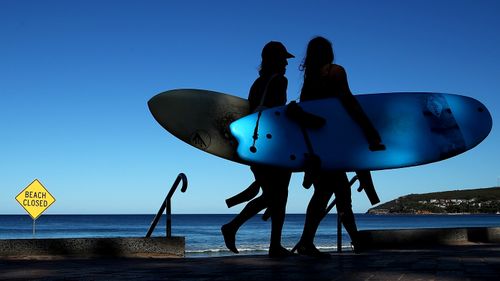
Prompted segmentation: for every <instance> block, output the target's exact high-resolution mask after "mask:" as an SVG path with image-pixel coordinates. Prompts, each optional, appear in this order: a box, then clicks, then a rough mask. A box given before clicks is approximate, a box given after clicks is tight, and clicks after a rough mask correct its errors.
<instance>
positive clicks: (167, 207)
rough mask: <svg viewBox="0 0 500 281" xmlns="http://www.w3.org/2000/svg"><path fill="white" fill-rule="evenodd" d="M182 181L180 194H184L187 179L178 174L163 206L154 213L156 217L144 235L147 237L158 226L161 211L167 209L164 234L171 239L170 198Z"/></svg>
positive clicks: (183, 175)
mask: <svg viewBox="0 0 500 281" xmlns="http://www.w3.org/2000/svg"><path fill="white" fill-rule="evenodd" d="M181 181H182V187H181V192H186V189H187V184H188V181H187V177H186V175H185V174H183V173H180V174H179V175H178V176H177V178H176V179H175V182H174V184H173V185H172V187H171V188H170V191H169V192H168V195H167V197H166V198H165V200H164V201H163V204H162V205H161V207H160V210H158V213H156V216H155V217H154V219H153V221H152V222H151V226H149V229H148V233H147V234H146V238H147V237H151V234H152V233H153V231H154V229H155V228H156V225H157V224H158V221H159V220H160V218H161V215H162V214H163V211H164V210H165V209H167V223H166V228H167V229H166V234H167V237H172V210H171V205H172V204H171V202H170V201H171V199H172V196H173V195H174V192H175V190H176V189H177V186H178V185H179V183H180V182H181Z"/></svg>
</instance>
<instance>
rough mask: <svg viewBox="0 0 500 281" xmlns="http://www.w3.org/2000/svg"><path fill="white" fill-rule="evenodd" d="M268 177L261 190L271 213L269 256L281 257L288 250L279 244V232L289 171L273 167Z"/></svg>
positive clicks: (288, 181) (284, 212)
mask: <svg viewBox="0 0 500 281" xmlns="http://www.w3.org/2000/svg"><path fill="white" fill-rule="evenodd" d="M269 176H270V178H268V180H266V181H265V183H263V184H262V190H263V193H264V194H265V198H267V206H268V208H269V210H270V213H271V239H270V245H269V256H272V257H282V256H288V255H290V252H289V251H288V250H286V249H285V248H283V246H281V234H282V231H283V224H284V222H285V214H286V202H287V199H288V184H289V183H290V177H291V173H290V172H287V171H282V170H275V171H274V169H273V171H272V173H270V174H269Z"/></svg>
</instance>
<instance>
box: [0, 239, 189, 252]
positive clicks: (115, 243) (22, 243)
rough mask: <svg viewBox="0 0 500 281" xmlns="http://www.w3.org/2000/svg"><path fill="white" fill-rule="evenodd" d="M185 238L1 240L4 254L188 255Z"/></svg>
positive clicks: (0, 243)
mask: <svg viewBox="0 0 500 281" xmlns="http://www.w3.org/2000/svg"><path fill="white" fill-rule="evenodd" d="M184 253H185V239H184V237H170V238H166V237H153V238H73V239H9V240H0V257H9V256H74V257H184Z"/></svg>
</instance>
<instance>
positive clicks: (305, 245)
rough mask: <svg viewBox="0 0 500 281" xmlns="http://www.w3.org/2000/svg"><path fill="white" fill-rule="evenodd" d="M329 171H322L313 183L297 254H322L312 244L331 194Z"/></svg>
mask: <svg viewBox="0 0 500 281" xmlns="http://www.w3.org/2000/svg"><path fill="white" fill-rule="evenodd" d="M332 180H333V178H332V175H331V173H322V174H321V175H320V176H319V177H318V179H317V180H316V181H315V183H314V193H313V196H312V197H311V200H310V201H309V205H308V206H307V212H306V219H305V222H304V230H303V232H302V236H301V238H300V241H299V243H298V244H297V250H298V252H299V254H304V255H311V256H323V255H322V253H321V252H319V250H317V249H316V247H315V246H314V237H315V236H316V231H317V230H318V227H319V224H320V223H321V220H322V219H323V217H324V215H325V211H326V206H327V204H328V201H329V200H330V198H331V197H332V194H333V186H332V185H333V183H332Z"/></svg>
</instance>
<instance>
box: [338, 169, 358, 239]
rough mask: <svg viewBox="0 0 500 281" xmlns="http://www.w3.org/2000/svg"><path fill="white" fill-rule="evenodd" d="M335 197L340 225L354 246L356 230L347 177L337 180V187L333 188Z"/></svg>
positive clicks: (356, 236) (356, 237) (356, 235)
mask: <svg viewBox="0 0 500 281" xmlns="http://www.w3.org/2000/svg"><path fill="white" fill-rule="evenodd" d="M344 175H345V174H344ZM335 197H336V198H337V213H338V214H339V215H340V216H341V220H342V224H343V225H344V228H345V229H346V231H347V233H348V234H349V236H350V237H351V241H352V242H353V244H356V242H357V239H358V228H357V227H356V220H355V218H354V213H353V212H352V199H351V187H350V186H349V181H348V179H347V175H345V179H344V178H343V177H342V178H339V180H338V185H337V186H336V188H335Z"/></svg>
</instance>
